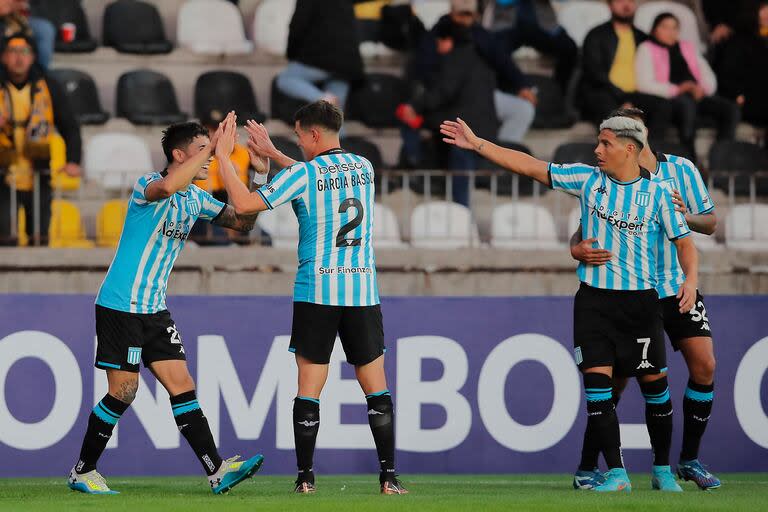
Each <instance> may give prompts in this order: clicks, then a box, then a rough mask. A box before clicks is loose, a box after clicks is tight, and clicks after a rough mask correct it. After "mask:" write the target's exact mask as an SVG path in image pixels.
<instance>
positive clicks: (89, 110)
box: [48, 68, 109, 125]
mask: <svg viewBox="0 0 768 512" xmlns="http://www.w3.org/2000/svg"><path fill="white" fill-rule="evenodd" d="M48 74H49V76H50V77H51V78H53V79H54V80H56V82H57V83H58V84H59V85H61V87H62V89H63V90H64V92H65V93H66V95H67V98H69V104H70V106H71V107H72V110H74V112H75V115H76V116H77V118H78V119H79V120H80V124H98V125H101V124H104V123H106V122H107V120H109V114H108V113H107V112H105V111H104V110H103V109H102V108H101V101H100V100H99V92H98V90H97V89H96V84H95V83H94V81H93V78H91V76H90V75H88V74H87V73H85V72H83V71H79V70H77V69H61V68H59V69H52V70H50V71H49V72H48Z"/></svg>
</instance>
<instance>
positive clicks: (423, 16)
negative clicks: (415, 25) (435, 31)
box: [412, 0, 451, 30]
mask: <svg viewBox="0 0 768 512" xmlns="http://www.w3.org/2000/svg"><path fill="white" fill-rule="evenodd" d="M412 5H413V12H414V13H415V14H416V16H417V17H418V18H419V19H420V20H421V22H422V23H424V26H425V27H426V28H427V30H430V29H431V28H432V27H433V26H434V25H435V23H437V20H439V19H440V18H441V17H443V16H444V15H446V14H448V13H449V12H451V2H450V0H418V1H417V2H412Z"/></svg>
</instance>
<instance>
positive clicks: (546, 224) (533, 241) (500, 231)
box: [491, 203, 563, 249]
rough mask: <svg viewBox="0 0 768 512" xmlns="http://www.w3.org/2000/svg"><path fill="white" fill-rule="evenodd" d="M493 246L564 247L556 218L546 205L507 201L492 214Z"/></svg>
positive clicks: (513, 247) (514, 247)
mask: <svg viewBox="0 0 768 512" xmlns="http://www.w3.org/2000/svg"><path fill="white" fill-rule="evenodd" d="M491 246H493V247H497V248H503V249H562V247H563V246H562V244H561V243H560V242H558V240H557V227H556V226H555V219H554V218H553V217H552V214H551V213H549V210H547V209H546V208H545V207H543V206H539V205H536V204H532V203H507V204H502V205H500V206H497V207H496V208H495V209H494V210H493V214H492V217H491Z"/></svg>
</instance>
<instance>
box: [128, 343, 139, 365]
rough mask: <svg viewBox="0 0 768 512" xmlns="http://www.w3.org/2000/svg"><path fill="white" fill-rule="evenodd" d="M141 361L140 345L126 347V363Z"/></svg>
mask: <svg viewBox="0 0 768 512" xmlns="http://www.w3.org/2000/svg"><path fill="white" fill-rule="evenodd" d="M139 362H141V347H128V364H139Z"/></svg>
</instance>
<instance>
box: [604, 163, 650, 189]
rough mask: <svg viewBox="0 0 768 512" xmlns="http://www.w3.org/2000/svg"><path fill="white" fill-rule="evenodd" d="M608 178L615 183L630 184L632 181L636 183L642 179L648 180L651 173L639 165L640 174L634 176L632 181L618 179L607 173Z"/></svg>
mask: <svg viewBox="0 0 768 512" xmlns="http://www.w3.org/2000/svg"><path fill="white" fill-rule="evenodd" d="M608 179H609V180H611V181H612V182H614V183H616V184H617V185H632V184H633V183H637V182H638V181H640V180H642V179H646V180H650V179H651V173H650V172H649V171H648V169H646V168H645V167H642V166H641V167H640V176H638V177H637V178H635V179H634V180H632V181H619V180H617V179H616V178H614V177H613V176H610V175H608Z"/></svg>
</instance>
